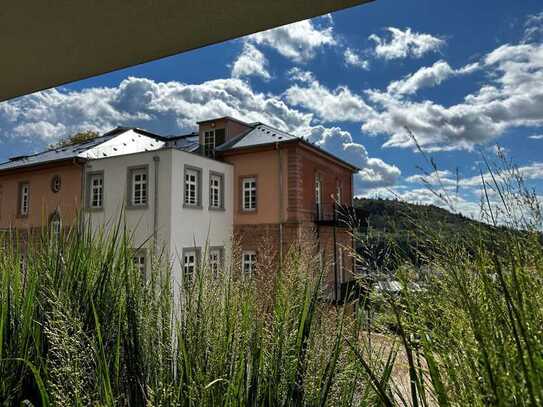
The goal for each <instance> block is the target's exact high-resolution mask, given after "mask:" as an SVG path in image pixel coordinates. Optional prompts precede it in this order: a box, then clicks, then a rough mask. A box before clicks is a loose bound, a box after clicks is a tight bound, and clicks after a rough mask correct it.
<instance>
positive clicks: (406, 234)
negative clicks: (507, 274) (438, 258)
mask: <svg viewBox="0 0 543 407" xmlns="http://www.w3.org/2000/svg"><path fill="white" fill-rule="evenodd" d="M354 207H355V209H356V217H357V218H358V222H359V228H358V229H359V230H358V232H359V234H358V236H359V238H358V240H359V242H358V244H357V251H358V252H359V254H360V255H361V256H362V257H363V258H364V259H366V260H368V261H369V262H370V263H372V264H373V266H371V268H374V267H383V266H386V267H388V268H394V267H395V266H397V265H399V264H401V263H403V262H405V261H410V262H413V263H415V264H423V263H426V262H427V261H428V260H429V259H431V258H432V257H433V256H434V255H435V254H436V250H439V247H440V246H441V245H438V244H436V242H437V241H440V242H446V243H447V244H448V243H453V242H455V243H461V244H462V245H463V246H464V247H466V248H467V249H468V251H469V250H470V246H472V244H471V243H472V242H473V240H472V239H477V240H480V239H481V238H482V240H484V241H490V240H492V239H493V237H494V236H496V235H497V234H499V233H502V231H503V229H501V228H494V227H491V226H490V225H487V224H485V223H482V222H478V221H476V220H473V219H470V218H468V217H466V216H463V215H462V214H455V213H452V212H450V211H448V210H445V209H442V208H439V207H437V206H434V205H417V204H411V203H407V202H403V201H399V200H391V199H355V200H354Z"/></svg>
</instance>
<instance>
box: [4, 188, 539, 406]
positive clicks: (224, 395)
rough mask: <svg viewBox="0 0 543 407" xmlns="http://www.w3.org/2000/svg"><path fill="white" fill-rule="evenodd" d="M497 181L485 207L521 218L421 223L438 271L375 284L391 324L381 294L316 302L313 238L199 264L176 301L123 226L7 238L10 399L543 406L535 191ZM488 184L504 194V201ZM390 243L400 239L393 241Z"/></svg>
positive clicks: (411, 270)
mask: <svg viewBox="0 0 543 407" xmlns="http://www.w3.org/2000/svg"><path fill="white" fill-rule="evenodd" d="M500 179H501V178H500ZM486 187H487V186H486V185H485V191H486V192H487V193H486V197H487V198H488V199H487V204H488V205H487V211H488V212H487V214H488V215H489V216H490V217H491V219H494V221H495V222H496V224H497V220H496V219H497V216H498V214H499V215H500V216H501V217H502V223H503V219H506V220H507V221H509V222H510V226H512V225H515V224H516V226H515V227H516V229H511V228H505V229H504V230H503V233H501V234H500V235H499V236H496V237H494V236H493V238H492V239H490V241H491V244H489V239H488V236H486V235H485V233H487V232H486V231H485V230H486V229H485V228H481V229H480V230H479V231H478V233H479V234H478V235H477V234H474V235H470V240H469V250H468V249H467V246H468V245H466V244H465V242H461V241H458V240H451V239H444V238H443V237H442V236H440V234H439V233H438V232H436V230H438V229H436V228H435V225H425V224H421V225H419V227H420V229H419V233H421V234H422V235H423V236H425V237H426V239H427V241H428V245H427V247H430V248H432V255H431V256H428V262H427V263H428V264H429V265H430V266H431V268H432V270H433V273H431V274H429V275H428V276H427V277H426V278H425V279H424V284H423V285H422V288H421V289H417V290H413V289H409V287H410V286H409V282H410V281H412V279H413V275H414V274H415V273H417V272H418V269H417V265H416V264H414V263H413V262H410V261H409V260H408V259H406V260H405V262H404V263H403V264H402V265H401V266H400V267H396V265H395V267H394V270H393V272H394V273H395V278H397V279H398V280H399V281H401V282H402V284H403V286H404V289H403V290H402V291H401V293H400V294H398V295H394V296H386V295H385V296H381V298H380V300H381V302H382V303H381V304H380V307H381V309H382V312H386V313H388V314H389V315H391V318H392V320H393V322H394V324H393V325H394V329H393V330H389V327H390V324H387V325H385V326H383V325H381V324H379V323H378V321H379V318H372V317H371V316H372V312H371V310H372V307H374V305H375V302H373V301H371V300H372V299H373V296H372V295H370V296H368V297H365V298H362V299H361V300H360V303H359V304H358V306H357V307H354V310H352V311H349V312H346V311H345V308H341V307H339V308H335V307H331V306H330V305H327V304H325V303H324V302H322V301H320V297H321V292H322V290H321V285H322V284H321V275H320V273H319V270H318V266H317V264H318V262H317V261H315V260H316V259H313V257H312V256H311V253H312V251H311V247H308V248H298V249H297V250H295V251H292V252H291V253H290V254H289V256H288V259H287V260H286V261H285V264H284V265H283V267H282V269H281V270H280V271H279V272H277V273H272V275H273V276H275V277H273V278H272V279H271V280H270V279H268V280H266V279H264V281H255V280H241V279H238V278H236V276H237V275H238V271H237V270H223V271H222V272H221V273H220V276H219V277H218V278H213V277H212V276H211V275H210V274H211V273H210V272H209V271H208V270H207V268H206V265H205V264H203V265H202V267H201V269H200V270H199V273H197V277H196V280H195V281H194V283H193V285H192V286H191V287H189V288H188V289H187V292H186V294H185V297H184V299H183V301H184V306H183V308H182V311H175V310H176V309H177V308H175V305H174V301H175V300H176V299H174V298H172V296H171V295H170V293H171V287H170V280H169V278H166V277H165V276H166V274H167V272H166V270H164V269H163V268H161V267H160V266H159V262H158V261H157V265H156V266H155V267H154V268H153V270H152V271H151V273H150V275H149V276H148V278H147V280H144V279H143V278H142V276H140V275H139V274H138V272H137V271H136V270H135V268H134V266H133V264H132V261H131V258H132V257H131V256H132V253H131V251H130V249H129V247H130V244H129V238H128V237H126V236H125V235H124V233H123V231H122V228H120V227H118V228H117V229H116V231H115V232H113V233H112V234H111V235H109V236H98V237H94V238H93V237H91V235H90V233H88V232H78V231H75V230H74V231H70V232H68V233H66V235H65V236H63V237H61V238H60V239H57V238H48V237H44V238H43V241H42V244H40V245H37V246H36V247H34V248H31V249H32V250H31V253H32V255H31V256H29V257H28V258H27V261H26V263H23V262H20V261H19V260H20V259H19V254H18V252H17V248H13V247H8V243H7V242H8V240H7V241H6V246H4V247H5V249H4V250H3V251H2V252H1V255H0V278H1V279H2V284H1V288H0V398H1V400H2V402H3V404H4V405H18V404H20V403H21V402H26V403H27V405H29V404H30V403H31V404H33V405H63V406H64V405H104V406H114V405H134V406H140V405H141V406H155V405H156V406H169V405H181V406H199V405H204V406H205V405H210V406H215V405H235V406H260V405H264V406H266V405H269V406H272V405H273V406H275V405H285V406H286V405H310V406H314V405H315V406H316V405H318V406H325V405H330V406H351V405H356V406H370V405H385V406H396V405H413V406H433V405H443V406H448V405H453V406H466V405H470V406H472V405H473V406H487V405H497V406H502V405H503V406H508V405H520V406H522V405H527V406H535V405H541V404H542V403H543V332H542V330H541V327H542V326H543V252H542V246H541V244H540V234H539V230H540V227H541V224H540V216H539V209H538V205H537V202H536V200H534V196H533V194H531V193H528V192H525V190H524V189H523V188H522V185H521V184H517V185H516V186H515V184H511V183H508V184H506V183H502V182H501V181H500V180H499V179H498V178H496V182H495V183H494V185H493V191H494V192H493V194H491V193H490V191H489V190H488V191H487V190H486ZM516 187H519V188H516ZM515 188H516V189H515ZM490 196H499V197H500V199H501V205H500V209H497V208H496V207H494V206H493V204H492V203H491V202H492V201H491V199H490ZM519 229H521V230H522V231H523V232H522V233H518V230H519ZM474 236H475V237H477V236H479V238H474ZM426 250H429V249H426ZM387 253H388V254H387V256H390V257H391V258H392V259H395V258H397V257H398V256H399V255H400V254H401V253H400V254H398V252H397V250H396V248H395V246H394V244H391V245H390V247H389V248H387ZM427 253H428V251H425V252H424V253H423V254H422V255H425V256H426V255H427ZM365 260H368V259H365ZM370 260H371V259H370ZM381 267H382V268H383V272H392V271H391V270H387V263H386V262H384V263H381ZM265 274H267V275H268V276H269V275H270V273H269V270H260V273H259V275H260V276H262V275H265ZM270 281H271V283H270V284H271V286H269V287H264V288H263V287H262V285H266V284H267V282H270ZM368 316H370V317H368Z"/></svg>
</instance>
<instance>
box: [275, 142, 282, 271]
mask: <svg viewBox="0 0 543 407" xmlns="http://www.w3.org/2000/svg"><path fill="white" fill-rule="evenodd" d="M275 149H276V150H277V162H278V170H277V172H278V176H279V267H282V265H283V165H282V160H281V147H279V143H275Z"/></svg>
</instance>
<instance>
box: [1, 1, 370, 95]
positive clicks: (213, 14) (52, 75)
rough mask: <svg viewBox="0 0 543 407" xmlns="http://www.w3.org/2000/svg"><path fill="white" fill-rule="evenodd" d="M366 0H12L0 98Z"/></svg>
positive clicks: (5, 15)
mask: <svg viewBox="0 0 543 407" xmlns="http://www.w3.org/2000/svg"><path fill="white" fill-rule="evenodd" d="M368 1H370V0H272V1H264V0H132V1H129V0H55V1H48V0H29V1H21V0H7V1H5V2H3V3H2V7H0V101H3V100H7V99H11V98H14V97H17V96H21V95H24V94H28V93H31V92H35V91H38V90H42V89H47V88H51V87H54V86H58V85H62V84H65V83H68V82H72V81H76V80H79V79H84V78H88V77H91V76H95V75H99V74H103V73H106V72H111V71H114V70H116V69H121V68H126V67H129V66H132V65H137V64H141V63H144V62H148V61H152V60H155V59H158V58H162V57H166V56H169V55H173V54H177V53H179V52H184V51H188V50H191V49H195V48H199V47H203V46H206V45H210V44H214V43H218V42H221V41H225V40H229V39H232V38H236V37H240V36H243V35H246V34H251V33H254V32H258V31H262V30H266V29H269V28H273V27H276V26H280V25H283V24H287V23H290V22H294V21H298V20H303V19H306V18H310V17H315V16H318V15H322V14H325V13H328V12H332V11H335V10H339V9H342V8H346V7H351V6H355V5H358V4H362V3H366V2H368ZM218 62H219V63H223V61H218Z"/></svg>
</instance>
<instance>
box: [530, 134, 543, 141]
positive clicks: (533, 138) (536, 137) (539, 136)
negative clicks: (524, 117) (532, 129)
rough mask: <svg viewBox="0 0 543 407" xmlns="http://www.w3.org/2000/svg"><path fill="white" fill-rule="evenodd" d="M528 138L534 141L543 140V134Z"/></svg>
mask: <svg viewBox="0 0 543 407" xmlns="http://www.w3.org/2000/svg"><path fill="white" fill-rule="evenodd" d="M528 138H530V139H532V140H543V134H532V135H531V136H528Z"/></svg>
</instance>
